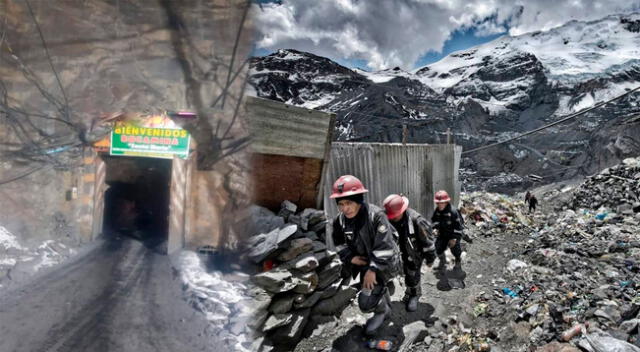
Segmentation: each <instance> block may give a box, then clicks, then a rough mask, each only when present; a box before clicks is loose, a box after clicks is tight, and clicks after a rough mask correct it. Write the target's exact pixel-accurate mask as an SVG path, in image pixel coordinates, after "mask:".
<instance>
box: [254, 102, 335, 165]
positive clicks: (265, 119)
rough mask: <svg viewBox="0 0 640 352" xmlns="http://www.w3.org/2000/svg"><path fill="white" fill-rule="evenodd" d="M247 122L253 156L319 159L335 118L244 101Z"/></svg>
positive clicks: (285, 105) (305, 110)
mask: <svg viewBox="0 0 640 352" xmlns="http://www.w3.org/2000/svg"><path fill="white" fill-rule="evenodd" d="M246 107H247V119H248V121H249V123H248V126H249V132H250V133H251V136H252V143H251V149H252V150H253V151H254V152H256V153H261V154H273V155H287V156H297V157H306V158H315V159H323V158H324V157H325V154H326V143H327V140H329V141H330V138H327V136H330V135H331V132H332V128H333V123H334V121H335V114H331V113H326V112H323V111H318V110H309V109H304V108H299V107H295V106H291V105H287V104H283V103H280V102H276V101H272V100H267V99H260V98H254V97H248V99H247V104H246Z"/></svg>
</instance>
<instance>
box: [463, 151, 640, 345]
mask: <svg viewBox="0 0 640 352" xmlns="http://www.w3.org/2000/svg"><path fill="white" fill-rule="evenodd" d="M639 185H640V159H627V160H625V161H624V163H623V164H621V165H619V166H616V167H613V168H610V169H608V170H605V171H603V172H602V173H600V174H599V175H596V176H594V177H592V178H590V179H588V180H587V181H586V182H584V184H582V185H581V186H579V187H578V188H577V189H576V191H575V193H574V195H573V200H572V203H573V204H574V205H585V206H587V207H589V208H591V209H584V208H579V207H578V208H576V209H575V210H574V209H566V208H565V210H563V211H559V212H555V213H549V214H543V213H540V212H538V213H536V214H533V215H530V214H527V215H525V214H524V208H523V205H524V204H523V202H522V201H519V200H513V199H510V198H508V197H503V196H499V195H493V194H482V193H479V194H471V195H466V196H465V197H463V200H464V206H463V208H462V211H463V212H464V213H466V214H467V216H466V217H467V220H466V221H467V227H469V228H470V230H471V232H476V233H478V234H482V233H484V234H485V235H486V234H487V233H489V234H496V233H498V232H500V231H501V229H502V230H504V229H508V230H509V231H508V232H505V233H508V234H509V236H510V237H512V238H513V239H514V242H515V243H514V251H513V253H511V255H510V257H509V258H511V259H510V260H509V261H508V262H507V265H506V267H505V268H504V271H503V273H502V275H501V276H502V277H500V278H498V279H496V280H492V282H491V284H490V285H489V287H490V289H489V290H484V291H482V292H479V293H478V294H477V295H476V296H475V297H474V298H475V299H474V302H473V304H474V306H473V307H472V309H471V311H470V312H469V313H470V315H472V316H474V317H475V319H476V320H475V321H476V323H478V324H477V327H476V328H474V329H468V328H464V327H460V328H459V329H458V330H456V331H457V332H456V333H454V334H452V335H450V340H451V341H450V342H451V344H456V345H458V346H461V347H462V348H461V349H460V350H461V351H471V350H481V349H479V347H478V346H480V345H481V344H488V345H494V344H495V345H504V344H505V340H511V343H514V341H516V342H515V343H514V344H515V345H519V346H526V347H530V349H529V350H533V348H536V347H538V348H540V349H539V350H540V351H578V349H576V346H579V347H581V348H582V349H583V350H586V351H600V350H602V351H605V350H606V351H614V350H615V351H618V350H620V351H623V350H624V351H640V348H639V347H640V295H639V294H638V293H639V291H640V281H639V279H640V238H639V237H638V234H640V207H639V206H637V204H636V203H637V196H636V195H637V194H640V193H637V192H638V191H639V190H640V189H639ZM607 207H608V208H607ZM592 209H597V210H596V211H594V210H592ZM609 209H615V210H616V212H609ZM493 214H495V215H496V216H493ZM496 217H497V218H498V220H497V221H496ZM503 219H504V220H503ZM491 286H492V287H491ZM480 321H484V323H482V324H480V323H479V322H480ZM465 346H466V347H465ZM474 346H475V347H474ZM636 346H638V347H636ZM523 350H526V349H523Z"/></svg>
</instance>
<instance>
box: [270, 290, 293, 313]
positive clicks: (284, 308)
mask: <svg viewBox="0 0 640 352" xmlns="http://www.w3.org/2000/svg"><path fill="white" fill-rule="evenodd" d="M295 298H296V295H295V294H293V293H284V294H278V295H276V296H274V297H273V300H272V301H271V304H270V305H269V312H271V313H273V314H284V313H287V312H289V311H291V309H292V308H293V300H294V299H295Z"/></svg>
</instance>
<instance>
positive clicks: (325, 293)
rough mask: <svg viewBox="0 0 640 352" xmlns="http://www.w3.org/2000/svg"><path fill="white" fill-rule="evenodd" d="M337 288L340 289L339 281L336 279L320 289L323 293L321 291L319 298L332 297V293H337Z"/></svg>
mask: <svg viewBox="0 0 640 352" xmlns="http://www.w3.org/2000/svg"><path fill="white" fill-rule="evenodd" d="M339 289H340V281H336V282H334V283H332V284H331V285H330V286H329V287H327V288H326V289H325V290H324V291H322V292H323V293H322V297H321V299H326V298H329V297H332V296H333V295H335V294H336V293H338V290H339Z"/></svg>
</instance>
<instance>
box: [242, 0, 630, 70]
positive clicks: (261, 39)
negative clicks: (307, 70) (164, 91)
mask: <svg viewBox="0 0 640 352" xmlns="http://www.w3.org/2000/svg"><path fill="white" fill-rule="evenodd" d="M256 1H257V4H255V5H254V9H253V10H254V12H253V13H254V18H255V20H256V22H257V27H258V33H257V38H256V39H257V42H256V50H255V53H256V55H265V54H268V53H270V52H272V51H274V50H277V49H286V48H292V49H298V50H302V51H308V52H312V53H314V54H317V55H321V56H326V57H329V58H331V59H333V60H335V61H337V62H340V63H341V64H344V65H347V66H350V67H360V68H365V69H368V70H379V69H384V68H392V67H395V66H400V67H401V68H403V69H406V70H411V69H414V68H416V67H420V66H423V65H425V64H428V63H431V62H435V61H437V60H438V59H440V58H442V57H443V56H444V55H446V54H448V53H450V52H452V51H456V50H461V49H466V48H469V47H471V46H474V45H477V44H481V43H484V42H487V41H490V40H493V39H495V38H497V37H499V36H501V35H507V34H509V35H518V34H522V33H527V32H531V31H537V30H548V29H550V28H553V27H557V26H559V25H561V24H563V23H565V22H567V21H569V20H572V19H575V20H595V19H598V18H602V17H605V16H607V15H609V14H619V13H624V14H626V13H632V12H640V0H256Z"/></svg>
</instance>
